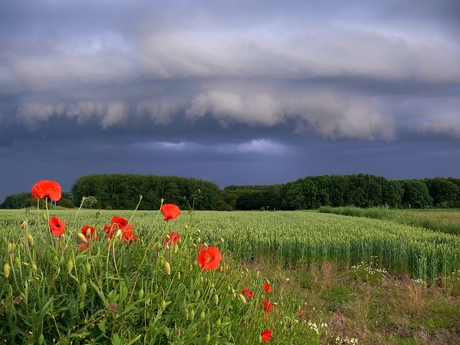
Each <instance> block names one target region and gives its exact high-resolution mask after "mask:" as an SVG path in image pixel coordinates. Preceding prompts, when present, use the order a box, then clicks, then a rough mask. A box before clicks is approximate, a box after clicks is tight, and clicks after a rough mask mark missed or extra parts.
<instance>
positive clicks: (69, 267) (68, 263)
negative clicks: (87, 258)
mask: <svg viewBox="0 0 460 345" xmlns="http://www.w3.org/2000/svg"><path fill="white" fill-rule="evenodd" d="M72 268H73V261H72V259H69V261H67V271H69V272H72Z"/></svg>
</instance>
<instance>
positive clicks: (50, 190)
mask: <svg viewBox="0 0 460 345" xmlns="http://www.w3.org/2000/svg"><path fill="white" fill-rule="evenodd" d="M30 192H31V193H32V195H33V197H34V198H35V199H43V198H46V197H48V198H50V199H51V200H53V201H58V200H61V194H62V190H61V186H60V185H59V183H57V182H54V181H48V180H41V181H38V182H37V183H36V184H34V185H33V186H32V189H31V191H30Z"/></svg>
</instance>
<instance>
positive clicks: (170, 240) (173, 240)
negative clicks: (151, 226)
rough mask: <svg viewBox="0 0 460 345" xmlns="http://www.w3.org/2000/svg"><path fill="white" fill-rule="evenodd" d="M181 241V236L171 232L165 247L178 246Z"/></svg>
mask: <svg viewBox="0 0 460 345" xmlns="http://www.w3.org/2000/svg"><path fill="white" fill-rule="evenodd" d="M179 239H180V234H178V233H177V232H174V231H173V232H171V233H170V234H169V235H168V236H166V240H165V243H164V244H165V245H166V244H171V243H172V244H177V242H179Z"/></svg>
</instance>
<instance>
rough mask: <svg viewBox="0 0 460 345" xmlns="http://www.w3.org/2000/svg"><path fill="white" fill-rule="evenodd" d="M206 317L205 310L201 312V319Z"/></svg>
mask: <svg viewBox="0 0 460 345" xmlns="http://www.w3.org/2000/svg"><path fill="white" fill-rule="evenodd" d="M205 317H206V313H205V312H204V310H203V311H202V312H201V313H200V320H203V319H204V318H205Z"/></svg>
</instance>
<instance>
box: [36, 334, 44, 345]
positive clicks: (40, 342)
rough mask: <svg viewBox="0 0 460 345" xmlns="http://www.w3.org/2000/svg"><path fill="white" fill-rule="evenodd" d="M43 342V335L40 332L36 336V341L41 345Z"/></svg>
mask: <svg viewBox="0 0 460 345" xmlns="http://www.w3.org/2000/svg"><path fill="white" fill-rule="evenodd" d="M44 342H45V336H44V335H43V333H42V334H40V336H39V337H38V343H39V344H40V345H41V344H43V343H44Z"/></svg>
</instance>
